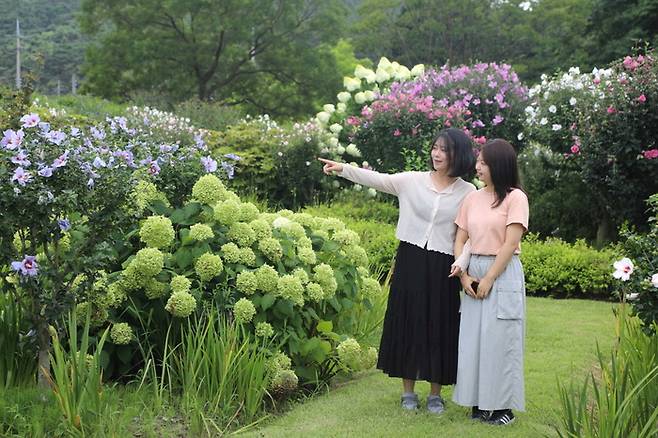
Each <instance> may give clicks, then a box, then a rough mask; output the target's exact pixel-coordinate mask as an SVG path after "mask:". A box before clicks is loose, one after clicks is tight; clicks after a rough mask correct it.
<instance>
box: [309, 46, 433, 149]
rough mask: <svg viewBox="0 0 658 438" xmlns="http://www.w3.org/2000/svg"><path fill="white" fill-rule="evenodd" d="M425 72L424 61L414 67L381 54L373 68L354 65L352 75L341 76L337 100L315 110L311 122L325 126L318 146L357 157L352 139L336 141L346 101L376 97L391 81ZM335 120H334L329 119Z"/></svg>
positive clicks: (346, 104) (373, 98) (344, 114)
mask: <svg viewBox="0 0 658 438" xmlns="http://www.w3.org/2000/svg"><path fill="white" fill-rule="evenodd" d="M424 72H425V66H424V65H423V64H418V65H415V66H414V67H413V68H411V69H409V68H408V67H406V66H404V65H401V64H399V63H398V62H396V61H393V62H391V61H389V60H388V59H387V58H386V57H382V58H381V59H380V60H379V63H378V64H377V68H376V69H375V70H371V69H369V68H366V67H364V66H362V65H357V66H356V68H355V69H354V76H353V77H350V76H346V77H344V78H343V86H344V87H345V91H341V92H340V93H338V95H337V96H336V98H337V99H338V102H337V103H336V104H326V105H324V106H323V108H322V111H320V112H319V113H317V115H316V117H315V120H314V122H315V123H316V124H317V126H318V127H319V128H320V129H322V130H324V132H325V135H324V138H322V139H321V142H320V146H321V147H322V148H323V149H322V152H323V153H331V154H333V155H339V156H342V155H343V154H348V155H350V156H351V157H360V156H361V152H360V151H359V149H358V148H357V146H356V145H355V144H353V143H350V144H348V145H343V144H341V142H340V141H339V138H340V133H341V131H342V130H343V125H342V124H341V122H342V121H343V120H344V118H345V117H346V110H347V106H348V104H349V103H350V102H351V101H352V100H353V101H354V103H355V104H356V105H357V106H362V105H364V104H367V103H369V102H372V101H373V100H375V99H377V98H378V97H379V96H380V95H381V94H382V92H383V91H386V89H387V86H388V85H389V84H390V83H391V82H393V81H398V82H404V81H407V80H409V79H412V78H415V77H417V76H420V75H422V74H423V73H424ZM331 121H334V123H330V122H331Z"/></svg>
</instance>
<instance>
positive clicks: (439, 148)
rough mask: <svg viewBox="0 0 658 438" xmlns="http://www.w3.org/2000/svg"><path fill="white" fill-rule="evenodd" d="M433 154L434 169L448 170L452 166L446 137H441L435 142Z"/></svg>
mask: <svg viewBox="0 0 658 438" xmlns="http://www.w3.org/2000/svg"><path fill="white" fill-rule="evenodd" d="M431 155H432V166H433V167H434V170H436V171H439V172H447V171H448V169H449V168H450V157H449V156H448V148H447V146H446V141H445V139H443V138H439V139H438V140H437V141H436V143H434V145H433V146H432V152H431Z"/></svg>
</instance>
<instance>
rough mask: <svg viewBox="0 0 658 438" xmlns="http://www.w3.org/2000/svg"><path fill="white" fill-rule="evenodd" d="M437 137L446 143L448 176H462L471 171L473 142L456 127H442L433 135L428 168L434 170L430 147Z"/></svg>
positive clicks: (473, 164) (473, 157) (473, 158)
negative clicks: (442, 128)
mask: <svg viewBox="0 0 658 438" xmlns="http://www.w3.org/2000/svg"><path fill="white" fill-rule="evenodd" d="M439 139H443V141H444V142H445V145H446V152H447V155H448V161H449V166H450V167H449V169H448V176H452V177H455V176H464V175H467V174H469V173H472V172H473V169H474V167H475V156H474V155H473V143H472V142H471V139H470V138H469V137H468V135H466V133H465V132H464V131H462V130H461V129H457V128H448V129H444V130H442V131H440V132H439V133H437V134H436V135H435V136H434V139H433V140H432V143H431V148H430V157H429V166H430V170H434V164H433V163H432V152H431V149H432V148H433V147H434V145H435V144H436V142H437V141H439Z"/></svg>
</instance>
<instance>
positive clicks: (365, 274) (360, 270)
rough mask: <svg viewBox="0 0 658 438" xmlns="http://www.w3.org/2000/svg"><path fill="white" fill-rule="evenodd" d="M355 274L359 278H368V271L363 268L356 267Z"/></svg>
mask: <svg viewBox="0 0 658 438" xmlns="http://www.w3.org/2000/svg"><path fill="white" fill-rule="evenodd" d="M356 272H357V273H358V274H359V276H360V277H361V278H365V277H370V271H369V270H368V268H366V267H365V266H357V267H356Z"/></svg>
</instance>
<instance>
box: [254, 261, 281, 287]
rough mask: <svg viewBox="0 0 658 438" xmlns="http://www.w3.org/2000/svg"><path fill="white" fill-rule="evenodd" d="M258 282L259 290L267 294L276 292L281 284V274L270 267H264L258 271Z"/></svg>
mask: <svg viewBox="0 0 658 438" xmlns="http://www.w3.org/2000/svg"><path fill="white" fill-rule="evenodd" d="M256 280H257V281H258V290H261V291H263V292H265V293H268V292H275V291H276V289H277V285H278V284H279V273H278V272H277V271H276V269H274V268H273V267H271V266H270V265H263V266H261V267H260V268H258V269H256Z"/></svg>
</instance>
